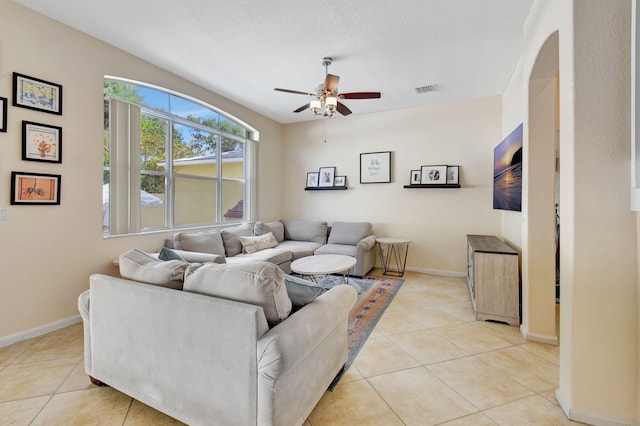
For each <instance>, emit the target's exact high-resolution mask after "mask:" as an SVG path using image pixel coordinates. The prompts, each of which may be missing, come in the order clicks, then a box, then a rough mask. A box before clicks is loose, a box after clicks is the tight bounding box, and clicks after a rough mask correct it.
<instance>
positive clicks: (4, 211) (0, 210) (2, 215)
mask: <svg viewBox="0 0 640 426" xmlns="http://www.w3.org/2000/svg"><path fill="white" fill-rule="evenodd" d="M0 220H9V208H8V207H0Z"/></svg>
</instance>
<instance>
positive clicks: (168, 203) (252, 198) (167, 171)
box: [103, 76, 259, 238]
mask: <svg viewBox="0 0 640 426" xmlns="http://www.w3.org/2000/svg"><path fill="white" fill-rule="evenodd" d="M104 81H105V83H106V82H107V81H114V82H117V83H123V84H129V85H133V86H139V87H143V88H146V89H152V90H156V91H159V92H161V93H163V94H164V95H167V96H168V98H169V99H171V96H172V95H173V96H177V97H180V98H181V99H182V100H186V101H189V102H192V103H194V104H197V105H200V106H202V107H204V108H206V109H208V110H210V111H211V112H213V113H214V114H217V115H218V118H217V123H221V122H222V121H223V120H224V121H231V122H232V123H234V124H235V125H238V126H240V127H241V128H242V129H243V133H244V136H239V135H237V134H234V133H230V132H227V131H225V130H223V129H220V128H214V127H211V126H208V125H205V124H202V123H199V122H196V121H192V120H189V119H188V118H185V117H182V116H180V115H177V114H175V113H172V112H170V111H162V110H158V109H155V108H153V107H150V106H147V105H144V104H143V103H142V102H141V103H136V102H132V101H130V100H127V99H124V98H121V97H118V96H113V95H107V94H105V95H104V102H105V104H106V105H108V106H106V107H105V108H108V109H109V111H108V117H109V125H108V126H107V127H105V135H106V136H105V138H107V141H108V151H109V164H108V165H105V164H104V162H103V182H105V181H106V179H105V177H104V176H105V174H106V173H108V175H109V179H108V182H109V183H111V182H112V181H113V175H114V169H113V158H112V154H113V148H112V146H111V145H112V143H113V139H112V135H111V131H112V128H113V125H112V122H111V120H112V111H111V101H112V100H115V101H117V102H120V103H124V104H129V105H134V106H136V107H137V108H139V119H138V120H140V121H141V118H142V116H148V117H152V118H158V119H161V120H166V122H167V126H166V128H167V132H166V134H165V154H164V157H165V162H166V164H165V167H164V171H158V170H143V169H142V168H139V169H138V170H133V168H132V167H131V166H129V167H128V175H129V176H127V178H129V179H130V180H133V179H136V178H137V187H138V188H139V189H142V186H141V185H140V179H141V177H142V176H143V175H152V176H162V177H164V180H165V200H164V205H163V209H164V215H163V216H164V226H163V227H156V226H153V227H148V228H145V227H143V226H142V223H139V224H138V226H137V228H136V226H135V225H134V226H133V228H134V229H132V226H131V224H127V230H126V232H122V231H121V230H120V231H118V232H116V233H114V232H112V225H111V223H109V224H108V225H106V226H105V225H104V222H105V218H104V217H103V236H104V237H105V238H108V237H117V236H126V235H136V234H148V233H156V232H167V231H171V230H184V229H193V228H212V227H225V226H228V225H233V224H237V223H242V222H250V221H254V220H255V217H256V208H255V206H256V198H257V195H256V194H257V157H258V156H257V151H258V142H259V132H258V131H257V130H256V129H255V128H253V127H251V126H249V125H248V124H247V123H245V122H244V121H242V120H239V119H238V118H236V117H234V116H232V115H230V114H228V113H226V112H224V111H222V110H220V109H219V108H217V107H215V106H213V105H210V104H208V103H207V102H205V101H203V100H200V99H196V98H193V97H191V96H189V95H185V94H183V93H178V92H175V91H172V90H170V89H166V88H162V87H158V86H154V85H151V84H148V83H143V82H139V81H133V80H129V79H123V78H119V77H113V76H105V77H104ZM175 125H180V126H184V127H187V128H193V129H196V130H199V131H203V132H207V133H209V134H211V135H217V141H216V147H215V160H214V161H215V164H216V171H215V176H213V177H209V176H201V175H194V174H189V173H184V172H182V173H176V172H175V170H174V169H175V166H174V161H175V160H178V159H175V158H173V137H174V136H173V135H174V131H175ZM225 139H231V140H235V141H237V142H238V143H240V144H242V147H243V149H242V151H243V156H242V163H243V171H242V177H241V178H238V177H223V165H222V161H223V151H222V149H223V140H225ZM103 144H105V142H103ZM129 144H130V147H129V150H130V151H131V150H133V141H130V142H129ZM136 145H137V147H138V148H137V149H139V147H140V138H138V140H137V141H136ZM106 148H107V146H106V145H105V149H106ZM120 149H122V148H120ZM229 152H231V151H229ZM120 173H123V172H120ZM133 173H138V174H139V175H140V176H137V177H134V176H132V174H133ZM176 179H193V180H205V181H208V182H212V183H213V184H214V185H215V188H216V190H215V192H216V198H215V212H212V213H214V214H215V217H213V218H212V220H211V222H206V223H190V224H186V225H177V224H176V223H175V211H176V210H175V195H176V194H175V190H176V186H175V184H176ZM229 182H231V183H234V184H237V183H240V184H242V185H243V191H242V192H243V198H242V201H243V217H242V218H239V219H237V220H234V219H231V220H225V216H224V214H225V211H224V210H223V203H222V202H223V197H224V192H223V187H224V186H225V183H229ZM111 190H112V188H111V187H110V193H109V205H111V204H112V202H113V200H114V198H113V193H112V192H111ZM116 191H117V190H116ZM103 204H104V200H103ZM116 208H118V207H117V206H116ZM124 208H126V209H127V210H128V211H127V214H131V213H132V210H131V209H132V207H131V205H130V204H127V206H125V207H124ZM113 212H114V209H111V210H110V213H113ZM104 214H106V213H103V215H104ZM140 222H141V220H140Z"/></svg>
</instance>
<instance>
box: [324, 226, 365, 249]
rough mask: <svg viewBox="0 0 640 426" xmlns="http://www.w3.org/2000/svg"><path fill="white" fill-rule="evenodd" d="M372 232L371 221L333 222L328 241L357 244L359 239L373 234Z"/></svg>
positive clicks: (330, 242)
mask: <svg viewBox="0 0 640 426" xmlns="http://www.w3.org/2000/svg"><path fill="white" fill-rule="evenodd" d="M371 232H372V231H371V223H369V222H333V223H332V224H331V232H330V233H329V239H328V240H327V243H329V244H349V245H353V246H355V245H356V244H358V241H360V240H361V239H363V238H364V237H366V236H368V235H371Z"/></svg>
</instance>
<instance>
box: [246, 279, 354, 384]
mask: <svg viewBox="0 0 640 426" xmlns="http://www.w3.org/2000/svg"><path fill="white" fill-rule="evenodd" d="M357 299H358V293H357V292H356V290H355V289H354V288H353V287H351V286H349V285H339V286H337V287H334V288H332V289H330V290H329V291H327V292H326V293H323V294H321V295H320V296H318V297H317V298H316V299H315V300H314V301H313V302H311V303H309V304H308V305H306V306H304V307H303V308H302V309H300V310H299V311H297V312H296V313H294V314H293V315H291V316H290V317H289V318H287V319H286V320H284V321H283V322H281V323H280V324H278V325H277V326H276V327H274V328H272V329H271V330H269V332H267V333H266V334H265V335H263V336H262V337H261V338H260V339H259V340H258V347H257V351H258V372H259V374H266V375H269V376H270V377H271V378H273V379H277V377H278V376H279V375H280V374H281V373H282V372H285V371H287V370H289V369H291V368H293V367H295V366H296V365H297V364H298V363H299V362H300V361H301V360H302V359H303V358H304V357H305V356H306V354H307V353H308V352H310V351H311V350H312V348H313V347H315V346H318V345H319V344H321V343H322V341H323V340H324V339H325V337H326V336H327V335H329V334H331V333H335V332H336V330H335V328H336V326H337V325H338V324H340V322H341V321H343V320H344V319H345V318H346V317H347V316H348V315H349V311H350V310H351V308H352V307H353V305H354V304H355V303H356V300H357ZM337 332H340V333H343V334H344V342H345V345H346V343H347V329H346V328H345V329H344V330H338V331H337ZM345 361H346V360H345Z"/></svg>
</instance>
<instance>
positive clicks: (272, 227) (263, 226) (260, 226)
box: [253, 221, 284, 243]
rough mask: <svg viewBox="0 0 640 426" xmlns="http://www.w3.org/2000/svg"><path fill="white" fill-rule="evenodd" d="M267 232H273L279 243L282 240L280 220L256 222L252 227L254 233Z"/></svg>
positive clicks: (282, 232)
mask: <svg viewBox="0 0 640 426" xmlns="http://www.w3.org/2000/svg"><path fill="white" fill-rule="evenodd" d="M267 232H273V236H274V237H276V240H278V242H279V243H281V242H283V241H284V225H283V224H282V222H280V221H276V222H267V223H265V222H256V224H255V226H254V227H253V233H254V234H255V235H264V234H266V233H267Z"/></svg>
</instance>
